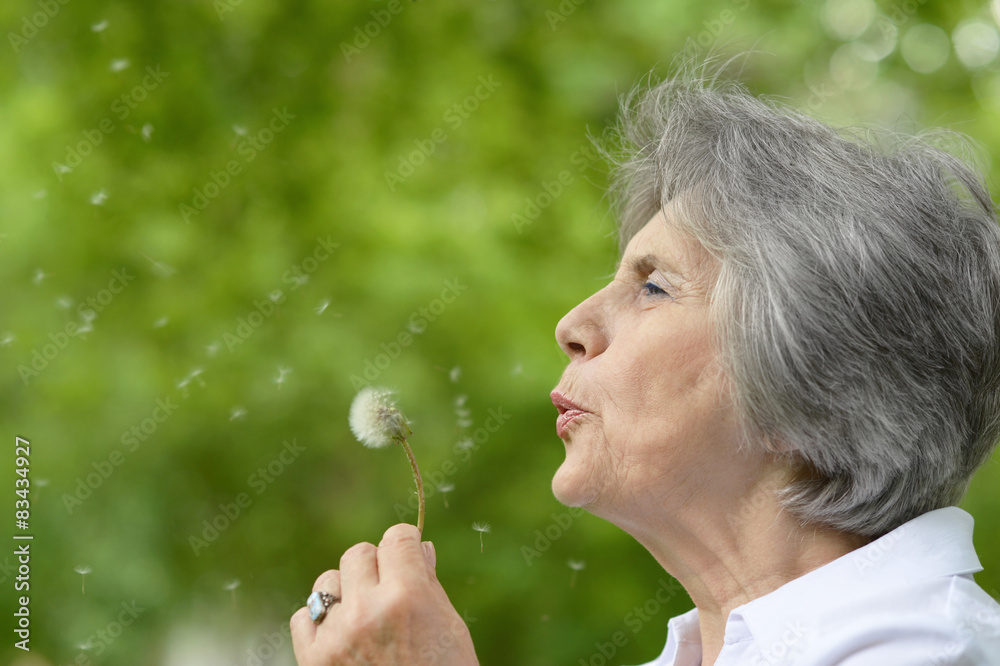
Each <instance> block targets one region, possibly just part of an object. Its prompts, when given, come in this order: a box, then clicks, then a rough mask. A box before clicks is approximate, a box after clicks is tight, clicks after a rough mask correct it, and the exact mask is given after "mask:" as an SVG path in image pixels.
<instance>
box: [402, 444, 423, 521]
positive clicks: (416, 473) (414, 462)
mask: <svg viewBox="0 0 1000 666" xmlns="http://www.w3.org/2000/svg"><path fill="white" fill-rule="evenodd" d="M399 443H400V444H401V445H402V446H403V450H404V451H406V457H407V458H409V459H410V467H411V468H413V481H414V483H416V484H417V499H418V500H419V502H420V508H419V509H418V510H417V530H419V532H420V533H421V534H423V533H424V480H423V478H421V476H420V468H419V467H417V459H416V458H414V457H413V449H411V448H410V445H409V444H407V442H406V438H405V437H404V438H401V439H400V440H399Z"/></svg>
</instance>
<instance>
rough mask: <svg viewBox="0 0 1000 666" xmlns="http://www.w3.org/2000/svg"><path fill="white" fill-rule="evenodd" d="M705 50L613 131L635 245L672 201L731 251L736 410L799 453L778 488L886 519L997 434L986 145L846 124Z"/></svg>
mask: <svg viewBox="0 0 1000 666" xmlns="http://www.w3.org/2000/svg"><path fill="white" fill-rule="evenodd" d="M708 69H709V66H708V65H705V64H701V65H691V64H686V65H683V66H682V67H681V68H680V70H681V71H679V73H678V74H677V75H675V76H674V77H673V78H671V79H669V80H666V81H664V82H662V83H659V84H657V85H653V86H640V87H638V88H636V89H635V90H633V91H632V92H631V93H629V94H627V95H625V96H624V97H623V98H622V113H621V117H620V120H619V123H618V126H617V128H616V131H615V132H614V134H613V138H612V141H611V144H610V145H611V147H610V148H608V146H607V145H602V146H601V147H602V148H603V149H604V150H605V152H606V154H608V155H609V156H611V157H612V158H613V161H614V167H615V170H614V179H613V187H612V195H613V198H614V201H615V203H616V205H617V212H618V217H619V220H620V221H619V234H620V241H621V247H624V246H625V244H627V242H628V240H629V239H630V238H631V237H632V236H633V235H634V234H635V233H636V232H637V231H638V230H639V229H641V228H642V227H643V226H644V225H645V224H646V222H647V221H648V220H649V219H650V218H651V217H652V216H653V215H655V214H656V213H657V212H658V211H659V210H660V209H661V208H663V207H664V206H665V205H666V204H667V203H668V202H670V203H671V204H672V205H673V206H674V207H675V209H679V210H680V211H681V213H680V214H679V215H677V216H676V217H677V218H678V220H677V224H678V226H679V227H680V228H681V229H682V230H684V231H686V232H688V233H690V234H691V235H692V236H694V237H695V238H696V239H698V240H699V241H700V242H701V243H702V244H703V245H704V246H705V247H706V249H708V251H709V252H711V253H712V254H713V255H715V256H716V257H717V258H718V259H719V261H720V263H721V268H720V273H719V277H718V281H717V283H716V285H715V288H714V290H713V293H712V301H711V308H712V314H713V317H714V321H715V322H716V327H717V331H716V332H717V336H718V340H717V344H718V349H719V353H720V356H721V358H722V360H723V363H724V366H725V368H726V372H727V374H728V376H729V378H730V380H731V382H732V386H733V393H734V401H735V406H736V410H737V414H738V416H739V419H740V423H741V426H742V428H743V431H744V433H745V436H746V440H747V442H748V445H749V446H761V447H764V448H765V449H766V450H768V451H772V452H775V453H777V454H779V455H787V456H789V457H790V458H791V459H792V460H793V461H794V463H795V466H796V469H798V470H799V474H798V475H797V476H796V477H795V479H794V480H793V481H792V482H791V483H790V484H789V485H788V486H787V487H785V488H784V489H782V490H781V491H780V493H779V500H780V502H781V505H782V506H783V507H784V508H785V509H787V510H789V511H791V512H792V513H793V514H794V515H796V516H797V517H798V518H799V519H800V520H801V521H802V522H803V523H805V524H816V525H822V526H827V527H832V528H834V529H838V530H842V531H845V532H848V533H851V534H856V535H860V536H864V537H876V536H879V535H882V534H885V533H886V532H888V531H890V530H892V529H894V528H895V527H897V526H899V525H901V524H902V523H904V522H906V521H908V520H910V519H912V518H914V517H916V516H918V515H920V514H922V513H925V512H927V511H930V510H932V509H937V508H941V507H944V506H949V505H952V504H955V503H957V502H958V501H959V500H961V498H962V496H963V495H964V494H965V491H966V490H967V488H968V484H969V481H970V479H971V477H972V475H973V473H974V472H975V470H976V469H977V468H978V467H979V466H980V465H981V464H983V463H984V462H985V461H986V460H987V458H988V457H989V455H990V452H991V451H992V449H993V447H994V445H995V444H996V442H997V440H998V438H1000V226H998V225H997V217H996V211H995V208H994V205H993V202H992V201H991V199H990V195H989V192H988V191H987V189H986V186H985V185H984V182H983V180H982V177H981V175H980V170H979V168H978V167H976V166H973V165H971V158H970V156H971V155H974V154H975V149H974V147H973V146H972V145H971V144H970V143H969V142H968V140H967V139H965V138H964V137H962V136H960V135H957V134H954V133H951V132H943V131H938V132H935V133H933V134H924V135H922V136H919V137H913V136H909V137H904V136H902V135H899V134H896V133H893V132H888V131H875V130H865V131H863V132H859V131H853V132H849V131H846V130H837V129H834V128H832V127H829V126H827V125H825V124H823V123H821V122H819V121H817V120H815V119H813V118H810V117H808V116H806V115H803V114H801V113H799V112H796V111H794V110H792V109H789V108H785V107H784V106H782V105H779V104H777V103H775V102H773V101H770V100H762V99H758V98H757V97H755V96H753V95H751V94H750V93H749V92H748V91H747V89H746V88H745V87H744V86H743V85H741V84H739V83H736V82H732V81H720V76H719V74H718V71H720V70H716V71H715V73H714V74H711V73H710V72H708ZM710 74H711V75H710ZM939 139H944V140H945V142H946V143H948V144H949V146H950V147H949V150H944V149H942V148H938V147H936V146H937V145H938V144H940V143H941V141H940V140H939ZM956 148H957V150H956ZM956 152H959V153H960V154H961V155H962V156H961V157H959V156H956V155H955V154H954V153H956Z"/></svg>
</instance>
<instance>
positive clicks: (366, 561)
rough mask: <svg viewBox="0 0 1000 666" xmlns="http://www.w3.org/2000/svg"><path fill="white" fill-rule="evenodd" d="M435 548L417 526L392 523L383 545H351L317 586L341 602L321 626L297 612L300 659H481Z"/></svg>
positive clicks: (314, 665) (347, 665)
mask: <svg viewBox="0 0 1000 666" xmlns="http://www.w3.org/2000/svg"><path fill="white" fill-rule="evenodd" d="M434 566H435V554H434V547H433V545H432V544H431V542H429V541H425V542H424V543H421V542H420V532H418V531H417V528H416V527H414V526H413V525H408V524H400V525H393V526H392V527H390V528H389V529H388V530H386V532H385V535H384V536H383V537H382V541H381V543H379V545H378V547H377V548H376V547H375V546H373V545H372V544H370V543H359V544H356V545H354V546H351V547H350V548H349V549H347V551H346V552H345V553H344V555H343V556H342V557H341V558H340V570H339V571H337V570H332V571H327V572H326V573H324V574H322V575H321V576H320V577H319V578H317V579H316V583H315V584H314V585H313V590H314V591H316V590H322V591H324V592H329V593H330V594H332V595H334V597H337V596H339V597H341V599H342V601H340V602H339V603H335V604H333V606H331V607H330V610H329V611H328V612H327V614H326V617H325V618H323V620H322V622H320V623H319V624H318V625H317V624H315V623H314V622H313V621H312V620H311V619H310V617H309V611H308V610H307V609H306V608H300V609H299V610H298V611H296V613H295V615H293V616H292V621H291V627H292V645H293V647H294V649H295V658H296V660H297V661H298V663H299V666H416V665H418V664H419V665H420V666H425V665H426V666H432V665H433V666H478V664H479V661H478V659H476V652H475V649H474V648H473V646H472V637H471V636H470V635H469V629H468V627H466V625H465V622H463V621H462V618H461V617H460V616H459V614H458V612H457V611H456V610H455V608H454V607H453V606H452V605H451V602H450V601H448V595H447V594H445V591H444V588H443V587H441V583H439V582H438V579H437V575H436V574H435V572H434Z"/></svg>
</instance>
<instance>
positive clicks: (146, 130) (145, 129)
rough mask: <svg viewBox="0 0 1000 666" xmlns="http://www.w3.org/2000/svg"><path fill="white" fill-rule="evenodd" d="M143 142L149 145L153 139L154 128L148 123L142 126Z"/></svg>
mask: <svg viewBox="0 0 1000 666" xmlns="http://www.w3.org/2000/svg"><path fill="white" fill-rule="evenodd" d="M141 132H142V140H143V141H145V142H146V143H149V140H150V139H151V138H152V137H153V126H152V125H151V124H150V123H146V124H145V125H143V126H142V130H141Z"/></svg>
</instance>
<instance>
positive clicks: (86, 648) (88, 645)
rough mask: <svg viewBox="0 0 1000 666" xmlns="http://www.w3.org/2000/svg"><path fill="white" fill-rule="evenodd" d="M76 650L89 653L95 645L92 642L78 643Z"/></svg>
mask: <svg viewBox="0 0 1000 666" xmlns="http://www.w3.org/2000/svg"><path fill="white" fill-rule="evenodd" d="M76 649H77V650H80V651H82V652H88V651H90V650H93V649H94V644H93V643H91V642H90V641H85V642H83V643H77V644H76Z"/></svg>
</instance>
